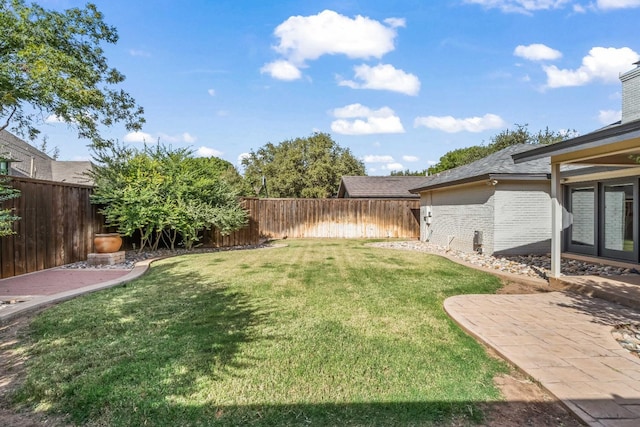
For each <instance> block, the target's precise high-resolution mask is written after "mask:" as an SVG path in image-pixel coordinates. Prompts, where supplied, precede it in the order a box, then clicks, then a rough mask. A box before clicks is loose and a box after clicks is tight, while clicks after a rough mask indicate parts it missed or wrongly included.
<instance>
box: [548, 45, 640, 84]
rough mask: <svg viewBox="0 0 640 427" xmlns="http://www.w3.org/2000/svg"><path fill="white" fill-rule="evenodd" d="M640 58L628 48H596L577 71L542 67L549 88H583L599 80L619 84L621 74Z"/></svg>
mask: <svg viewBox="0 0 640 427" xmlns="http://www.w3.org/2000/svg"><path fill="white" fill-rule="evenodd" d="M638 58H640V56H639V55H638V54H637V53H636V52H634V51H633V50H632V49H630V48H628V47H623V48H620V49H616V48H613V47H609V48H605V47H594V48H592V49H591V50H590V51H589V55H587V56H585V57H584V58H582V66H580V68H578V69H575V70H568V69H559V68H558V67H556V66H555V65H550V66H544V67H542V68H543V69H544V71H545V73H547V87H551V88H556V87H565V86H582V85H585V84H587V83H591V82H592V81H595V80H598V81H601V82H604V83H616V82H618V76H619V75H620V73H621V72H624V71H628V70H629V69H631V68H632V64H633V63H634V62H636V61H637V60H638Z"/></svg>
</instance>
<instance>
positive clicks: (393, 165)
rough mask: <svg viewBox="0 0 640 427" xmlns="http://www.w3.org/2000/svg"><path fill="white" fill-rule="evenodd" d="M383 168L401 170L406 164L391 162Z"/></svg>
mask: <svg viewBox="0 0 640 427" xmlns="http://www.w3.org/2000/svg"><path fill="white" fill-rule="evenodd" d="M381 169H382V170H388V171H401V170H404V166H402V164H401V163H389V164H386V165H384V166H382V168H381Z"/></svg>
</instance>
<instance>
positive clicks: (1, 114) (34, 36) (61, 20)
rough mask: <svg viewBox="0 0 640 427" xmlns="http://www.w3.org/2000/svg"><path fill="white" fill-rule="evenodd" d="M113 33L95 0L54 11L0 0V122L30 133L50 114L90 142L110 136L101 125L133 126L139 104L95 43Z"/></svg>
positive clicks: (31, 136) (111, 40)
mask: <svg viewBox="0 0 640 427" xmlns="http://www.w3.org/2000/svg"><path fill="white" fill-rule="evenodd" d="M117 40H118V34H117V32H116V29H115V28H114V27H112V26H109V25H107V24H106V23H105V22H104V20H103V15H102V13H100V12H99V11H98V9H97V8H96V6H95V5H93V4H87V5H86V6H85V7H84V8H72V9H67V10H64V11H62V12H57V11H52V10H46V9H44V8H42V7H41V6H39V5H37V4H29V5H27V4H25V2H24V0H0V130H2V129H6V128H9V129H11V130H13V131H15V132H16V133H18V134H20V135H22V136H24V137H28V138H29V139H32V140H33V139H34V138H35V137H36V136H37V134H38V133H39V130H38V126H39V125H40V124H41V123H42V121H43V120H44V119H46V118H47V117H48V116H51V115H53V116H55V117H56V118H57V119H58V120H61V121H64V122H66V123H67V124H68V125H70V126H73V127H75V128H76V129H77V131H78V136H79V137H81V138H86V139H89V140H90V141H91V143H92V144H93V145H94V146H101V145H104V144H105V143H107V142H109V141H107V140H106V139H105V138H104V137H103V136H102V135H101V128H102V127H103V126H107V127H108V126H111V125H113V124H115V123H123V124H124V125H125V127H126V129H127V130H129V131H134V130H139V129H140V128H141V126H142V123H143V122H144V119H143V117H142V114H143V110H142V108H141V107H139V106H138V105H137V104H136V103H135V101H134V99H133V98H132V97H131V96H130V95H129V94H128V93H126V92H125V91H123V90H121V89H119V88H118V84H119V83H121V82H122V81H123V80H124V78H125V77H124V75H123V74H122V73H120V72H119V71H118V70H117V69H115V68H111V67H110V66H109V65H108V63H107V59H106V58H105V56H104V51H103V49H102V47H101V45H102V44H103V43H109V44H115V43H116V42H117Z"/></svg>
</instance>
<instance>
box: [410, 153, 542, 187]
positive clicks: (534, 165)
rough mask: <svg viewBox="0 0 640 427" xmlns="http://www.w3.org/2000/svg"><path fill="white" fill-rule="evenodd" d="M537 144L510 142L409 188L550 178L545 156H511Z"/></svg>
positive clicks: (423, 179)
mask: <svg viewBox="0 0 640 427" xmlns="http://www.w3.org/2000/svg"><path fill="white" fill-rule="evenodd" d="M537 147H540V145H538V144H518V145H512V146H510V147H507V148H505V149H502V150H500V151H497V152H495V153H493V154H490V155H488V156H487V157H484V158H482V159H480V160H476V161H475V162H473V163H469V164H468V165H463V166H458V167H457V168H454V169H450V170H447V171H444V172H440V173H438V174H435V175H431V176H428V177H425V178H422V182H421V183H420V184H419V185H418V186H416V187H414V188H413V189H411V192H412V193H420V192H422V191H427V190H435V189H437V188H443V187H450V186H453V185H460V184H466V183H470V182H476V181H482V180H491V179H496V180H506V179H509V180H514V179H519V180H522V179H525V180H545V179H549V178H550V173H551V168H550V166H549V159H548V158H541V159H537V160H533V161H529V162H526V163H520V164H515V163H514V161H513V158H512V157H511V156H512V155H515V154H516V153H522V152H527V151H530V150H533V149H536V148H537Z"/></svg>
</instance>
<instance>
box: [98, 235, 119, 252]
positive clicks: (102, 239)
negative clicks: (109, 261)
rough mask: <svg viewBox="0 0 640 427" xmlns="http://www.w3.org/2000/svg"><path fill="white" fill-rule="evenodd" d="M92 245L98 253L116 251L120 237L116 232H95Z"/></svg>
mask: <svg viewBox="0 0 640 427" xmlns="http://www.w3.org/2000/svg"><path fill="white" fill-rule="evenodd" d="M93 245H94V246H95V248H96V252H97V253H99V254H110V253H113V252H118V251H119V250H120V246H122V237H120V235H119V234H118V233H105V234H96V236H95V237H94V238H93Z"/></svg>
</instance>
